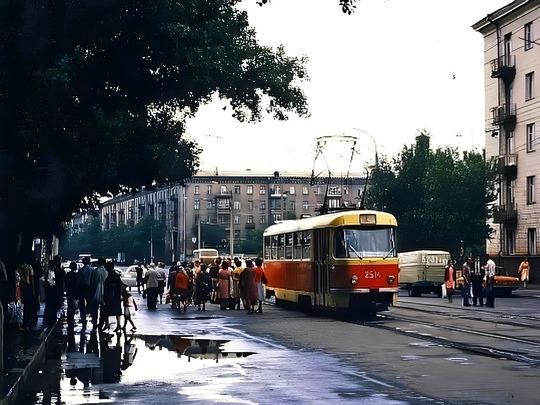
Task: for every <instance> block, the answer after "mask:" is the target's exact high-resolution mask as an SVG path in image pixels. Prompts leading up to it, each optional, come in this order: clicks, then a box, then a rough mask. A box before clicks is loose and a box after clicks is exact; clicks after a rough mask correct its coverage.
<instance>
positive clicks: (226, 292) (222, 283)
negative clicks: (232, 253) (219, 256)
mask: <svg viewBox="0 0 540 405" xmlns="http://www.w3.org/2000/svg"><path fill="white" fill-rule="evenodd" d="M230 280H231V270H229V262H228V261H227V260H224V261H223V262H222V263H221V269H219V272H218V297H219V298H218V299H219V309H221V310H224V309H227V308H228V306H229V296H230V290H231V284H230Z"/></svg>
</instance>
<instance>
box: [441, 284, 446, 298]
mask: <svg viewBox="0 0 540 405" xmlns="http://www.w3.org/2000/svg"><path fill="white" fill-rule="evenodd" d="M441 291H442V295H441V297H442V298H446V285H445V284H441Z"/></svg>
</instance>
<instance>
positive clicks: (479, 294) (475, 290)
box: [471, 258, 484, 307]
mask: <svg viewBox="0 0 540 405" xmlns="http://www.w3.org/2000/svg"><path fill="white" fill-rule="evenodd" d="M471 272H472V276H471V279H472V301H473V306H474V307H475V306H477V305H479V306H481V307H483V306H484V276H483V274H482V269H481V267H480V258H476V260H475V261H474V266H473V268H472V269H471Z"/></svg>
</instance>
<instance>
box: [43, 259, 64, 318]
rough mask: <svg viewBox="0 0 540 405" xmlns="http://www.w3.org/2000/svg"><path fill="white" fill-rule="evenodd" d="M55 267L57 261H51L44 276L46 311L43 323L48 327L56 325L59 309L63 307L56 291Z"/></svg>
mask: <svg viewBox="0 0 540 405" xmlns="http://www.w3.org/2000/svg"><path fill="white" fill-rule="evenodd" d="M55 266H56V263H55V261H54V260H49V265H48V266H47V270H46V271H45V274H44V279H45V280H44V282H43V288H44V290H45V310H44V311H43V322H44V323H45V324H47V325H54V324H55V323H56V321H57V320H58V309H59V308H60V306H61V302H60V297H59V295H58V290H57V289H56V272H55V271H54V269H55Z"/></svg>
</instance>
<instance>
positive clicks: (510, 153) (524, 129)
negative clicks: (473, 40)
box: [472, 0, 540, 274]
mask: <svg viewBox="0 0 540 405" xmlns="http://www.w3.org/2000/svg"><path fill="white" fill-rule="evenodd" d="M472 28H473V29H475V30H476V31H477V32H479V33H481V34H482V35H483V36H484V65H485V83H484V88H485V101H486V105H485V119H486V155H487V157H488V158H490V157H495V158H496V159H497V161H498V168H499V180H498V194H499V196H498V201H497V202H496V205H495V206H494V207H493V219H492V223H491V225H492V227H494V229H495V235H494V238H493V239H491V240H488V241H487V253H488V254H489V255H490V256H493V257H498V258H499V262H500V265H501V266H502V267H504V269H505V270H506V271H507V272H508V274H516V270H517V268H518V266H519V263H520V262H521V260H523V258H524V257H529V260H530V261H531V264H532V268H533V269H534V268H535V267H537V266H540V261H539V260H538V226H539V223H540V210H539V207H538V204H537V198H538V197H537V194H538V193H537V191H536V184H537V183H538V181H539V179H540V148H539V146H538V136H537V135H536V132H537V131H538V129H539V128H540V103H539V102H538V101H539V100H540V98H539V96H540V90H536V88H537V87H538V86H537V85H536V82H537V81H539V80H538V77H539V76H540V42H538V41H537V38H539V35H540V1H533V0H518V1H514V2H511V3H509V4H508V5H506V6H505V7H502V8H500V9H499V10H496V11H494V12H493V13H491V14H488V15H487V16H486V17H485V18H483V19H482V20H480V21H478V22H477V23H476V24H474V25H473V26H472ZM537 92H538V93H539V94H538V96H537V95H536V93H537Z"/></svg>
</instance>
